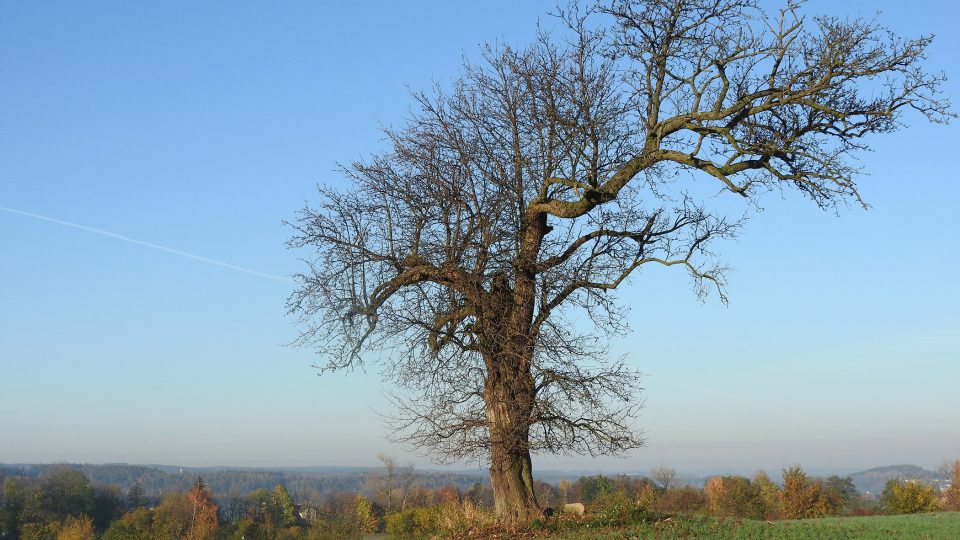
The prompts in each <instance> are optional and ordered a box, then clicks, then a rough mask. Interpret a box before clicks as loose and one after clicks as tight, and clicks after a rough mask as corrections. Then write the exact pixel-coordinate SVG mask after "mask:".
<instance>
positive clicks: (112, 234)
mask: <svg viewBox="0 0 960 540" xmlns="http://www.w3.org/2000/svg"><path fill="white" fill-rule="evenodd" d="M0 210H3V211H4V212H10V213H11V214H19V215H21V216H27V217H32V218H34V219H40V220H43V221H49V222H51V223H56V224H58V225H64V226H66V227H72V228H74V229H80V230H81V231H87V232H91V233H94V234H99V235H101V236H106V237H109V238H115V239H117V240H123V241H124V242H130V243H131V244H137V245H139V246H145V247H148V248H153V249H158V250H160V251H166V252H167V253H173V254H174V255H180V256H181V257H187V258H189V259H194V260H197V261H201V262H205V263H207V264H213V265H216V266H222V267H224V268H229V269H230V270H236V271H237V272H244V273H246V274H252V275H254V276H259V277H262V278H267V279H272V280H275V281H287V282H289V281H293V280H291V279H290V278H288V277H286V276H276V275H273V274H265V273H263V272H257V271H256V270H251V269H249V268H244V267H242V266H237V265H235V264H230V263H225V262H223V261H218V260H216V259H211V258H209V257H203V256H201V255H195V254H193V253H187V252H186V251H180V250H179V249H173V248H169V247H166V246H161V245H158V244H151V243H150V242H144V241H142V240H137V239H136V238H130V237H129V236H124V235H122V234H117V233H115V232H110V231H105V230H103V229H97V228H96V227H88V226H86V225H81V224H79V223H72V222H69V221H63V220H62V219H56V218H52V217H48V216H41V215H40V214H33V213H31V212H24V211H23V210H16V209H13V208H7V207H5V206H0Z"/></svg>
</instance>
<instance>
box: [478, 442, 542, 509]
mask: <svg viewBox="0 0 960 540" xmlns="http://www.w3.org/2000/svg"><path fill="white" fill-rule="evenodd" d="M491 450H492V452H491V460H490V482H491V484H492V485H493V509H494V513H495V514H496V516H497V520H498V521H500V522H501V523H522V522H526V521H527V520H529V519H530V518H532V517H534V516H537V515H539V513H540V505H539V504H538V503H537V497H536V494H534V492H533V475H532V472H531V466H530V451H529V450H513V451H510V450H507V449H505V448H498V446H497V445H494V446H493V448H492V449H491Z"/></svg>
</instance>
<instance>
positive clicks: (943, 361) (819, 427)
mask: <svg viewBox="0 0 960 540" xmlns="http://www.w3.org/2000/svg"><path fill="white" fill-rule="evenodd" d="M762 3H763V4H764V5H765V6H767V7H768V8H770V7H771V6H774V5H779V4H774V3H772V2H766V1H765V2H762ZM554 5H555V3H554V2H526V3H513V2H507V1H505V0H497V1H493V2H484V3H476V4H475V3H469V4H468V3H463V4H460V3H455V4H448V3H441V2H427V3H425V4H424V7H421V8H419V9H416V10H413V9H410V8H409V7H408V6H407V5H406V4H404V3H393V2H381V3H375V4H374V5H373V7H372V8H371V6H367V7H368V8H370V9H365V10H362V11H361V10H359V9H357V10H352V9H351V7H350V5H349V4H348V3H337V4H335V5H322V4H319V3H317V4H315V3H290V4H280V5H277V4H242V5H240V4H238V5H231V6H230V7H229V9H228V8H226V7H223V6H219V7H218V6H215V5H208V4H202V5H196V4H188V3H173V4H155V5H150V4H147V5H144V4H124V3H113V2H100V3H96V2H95V3H82V4H81V3H69V2H54V3H26V2H24V3H6V4H3V5H0V73H3V78H4V81H5V82H4V84H3V85H0V119H2V121H0V231H2V232H3V234H0V252H2V253H3V254H4V255H3V259H2V260H3V264H0V463H54V462H71V463H83V462H87V463H175V464H177V465H182V466H197V465H206V466H213V465H216V464H221V465H222V464H224V463H227V464H228V465H227V466H273V467H277V466H310V465H315V464H317V463H321V464H329V465H331V466H375V465H376V463H377V455H378V454H380V453H384V454H388V455H392V456H396V457H397V459H398V461H399V462H401V463H406V462H413V463H414V464H415V465H416V466H417V467H418V468H429V467H431V465H429V463H430V462H429V461H428V460H427V459H424V458H423V457H422V456H420V455H418V454H416V453H411V452H409V451H408V450H407V449H405V448H403V447H401V446H398V445H395V444H391V443H389V442H388V441H387V440H386V438H385V437H386V435H387V434H388V430H389V427H388V426H385V425H384V423H383V422H382V421H381V419H380V417H379V416H378V412H389V401H388V400H387V398H386V397H385V396H384V395H383V390H385V389H389V388H388V387H386V388H385V387H384V386H382V385H381V384H380V378H379V374H378V373H377V368H376V366H375V365H371V366H369V367H368V368H367V371H366V372H363V371H355V372H353V373H340V374H332V375H324V376H323V377H317V376H315V375H316V372H315V370H314V369H313V368H312V367H311V364H313V363H315V362H318V361H319V360H318V359H317V358H315V357H314V355H313V354H312V353H311V351H309V350H302V349H296V348H291V347H288V346H285V345H284V344H286V343H289V342H291V341H292V340H293V339H294V338H295V337H296V335H297V327H296V325H295V321H294V320H293V319H292V318H291V317H286V316H285V315H284V303H285V299H286V297H287V295H289V294H290V293H291V292H292V290H293V285H292V283H290V282H289V279H288V277H287V276H290V275H291V274H294V273H295V272H298V271H301V270H303V267H302V266H303V265H302V263H301V262H300V261H299V257H301V256H303V255H304V254H303V253H301V252H296V251H288V250H287V249H285V247H284V242H285V241H286V240H287V239H288V237H289V236H290V235H291V233H292V231H291V230H290V229H289V228H288V227H285V226H284V225H283V224H282V221H283V220H290V219H293V218H294V217H295V212H296V211H297V210H298V209H300V208H301V207H302V205H303V203H304V201H305V200H315V197H314V193H315V185H316V184H317V183H320V184H325V185H341V184H342V182H344V180H343V178H342V176H341V175H340V174H339V173H338V172H336V170H335V169H336V164H337V163H349V162H350V161H352V160H354V159H357V158H359V157H363V156H370V155H371V154H373V153H375V152H376V151H378V150H380V149H382V147H383V140H382V139H383V137H382V135H381V133H380V132H379V129H380V126H396V125H399V124H400V123H402V121H403V119H404V118H405V117H406V115H407V111H408V106H409V105H410V103H411V98H410V93H409V92H410V91H411V90H413V91H416V90H429V89H430V87H431V85H432V84H433V82H434V81H436V82H438V84H441V85H442V84H444V83H447V82H449V81H450V80H451V79H452V78H454V77H456V76H457V75H458V74H459V73H460V71H461V59H462V57H463V56H465V57H467V58H469V59H472V60H479V59H480V56H481V50H480V44H481V43H483V42H485V41H491V40H497V39H502V40H503V41H506V42H512V43H521V44H522V43H523V42H524V41H526V40H529V39H531V37H532V36H533V34H534V32H535V30H536V24H537V21H538V18H539V19H540V20H541V21H542V22H543V24H544V25H550V24H552V23H551V22H550V21H551V20H550V19H549V18H548V17H546V16H544V13H545V12H546V11H548V10H549V9H551V8H552V7H554ZM876 9H877V3H876V2H867V1H863V0H860V1H855V2H843V3H837V2H827V1H826V0H811V1H809V2H806V3H804V5H803V11H804V13H807V14H809V15H814V14H820V13H830V14H841V15H864V16H867V17H870V16H872V14H873V13H874V11H875V10H876ZM883 10H884V12H883V13H881V14H879V15H878V16H877V17H876V19H877V21H878V22H879V23H880V24H883V25H886V26H889V27H891V28H892V29H893V30H894V31H896V32H897V33H899V34H902V35H905V36H910V37H915V36H918V35H920V34H926V33H934V34H936V36H937V37H936V39H935V41H934V43H933V45H932V47H931V49H930V55H929V59H928V60H927V61H926V63H925V65H926V66H927V67H928V69H930V70H931V71H934V72H939V71H941V70H943V71H945V72H946V73H947V74H948V76H950V77H951V79H950V80H949V81H948V82H947V83H946V85H945V91H946V94H947V95H949V96H951V97H953V99H954V102H955V103H956V102H957V101H958V100H960V92H958V91H957V89H958V86H957V81H958V80H960V58H958V57H957V55H956V51H960V35H958V34H957V33H956V32H955V28H954V25H955V21H956V20H957V17H958V16H960V5H957V4H955V3H952V2H942V1H918V2H911V3H900V2H896V3H889V5H884V6H883ZM956 109H957V107H956V105H955V106H954V110H956ZM905 119H906V122H907V124H908V126H907V127H906V128H904V129H902V130H900V131H898V132H896V133H893V134H889V135H886V136H883V137H873V138H870V140H869V143H870V144H871V145H872V148H873V150H874V151H873V152H869V153H863V154H862V155H861V156H860V157H861V160H860V165H861V166H862V167H863V169H864V173H866V175H864V176H861V177H860V178H859V186H860V188H861V191H862V193H863V195H864V197H865V199H866V200H867V202H868V203H870V205H871V206H872V208H871V209H870V210H868V211H864V210H862V209H859V208H854V207H851V208H848V209H844V208H842V209H840V210H839V212H838V213H837V214H833V213H830V212H823V211H820V210H818V209H817V208H815V206H814V205H812V204H810V203H809V202H808V201H805V200H801V199H800V198H797V197H792V196H790V195H794V194H792V193H787V194H785V195H784V196H783V197H780V196H779V194H776V193H772V194H769V196H767V197H765V198H763V199H762V206H763V207H764V211H762V212H757V213H754V214H752V215H751V217H750V220H749V222H748V223H747V225H746V227H745V228H744V231H743V234H742V235H741V237H740V238H739V239H738V240H735V241H726V242H722V243H719V244H717V245H716V246H715V249H716V251H717V252H718V254H719V255H720V258H721V260H722V261H723V262H725V263H727V264H729V265H730V266H732V267H734V268H735V271H734V272H733V273H731V275H730V276H729V278H730V279H729V281H730V286H729V290H728V292H729V296H730V299H731V303H730V305H729V306H724V305H722V304H721V303H720V301H719V300H718V299H717V298H716V297H715V296H712V297H710V298H708V299H707V300H706V301H705V302H699V301H698V300H697V298H696V296H695V294H694V292H693V291H692V289H691V287H690V284H689V280H688V278H687V277H686V276H685V275H683V274H682V273H681V272H671V271H668V270H650V271H644V272H643V274H641V275H639V276H637V277H636V278H635V279H634V280H633V281H632V283H630V284H629V285H628V286H627V287H625V288H623V289H622V291H620V292H619V294H620V298H621V300H622V303H623V304H624V305H629V306H631V313H630V315H629V323H630V325H631V329H632V330H631V333H630V334H628V335H626V336H623V337H620V338H617V339H615V340H614V341H613V345H612V352H613V353H614V354H617V355H620V354H625V355H628V357H629V363H630V365H631V366H632V367H634V368H636V369H639V370H641V371H643V372H644V373H645V374H646V376H645V377H644V379H643V381H642V386H643V387H644V388H645V390H644V393H643V396H642V397H643V398H644V400H645V407H644V408H643V410H642V411H641V413H640V416H639V418H638V419H637V425H638V426H639V427H641V428H642V429H643V430H644V431H645V432H646V438H647V446H646V447H644V448H641V449H639V450H636V451H634V452H631V453H630V454H629V456H628V458H627V459H625V460H618V459H615V458H609V457H603V458H596V459H593V458H590V457H555V456H534V458H533V459H534V469H535V471H536V470H538V469H547V470H558V469H559V470H590V471H603V470H610V471H624V472H625V471H628V470H635V471H637V472H638V473H642V472H644V471H649V470H650V468H652V467H654V466H656V465H657V464H661V463H662V464H664V465H666V466H668V467H673V468H675V469H676V470H678V471H709V470H718V471H720V472H723V471H730V472H734V471H740V472H750V471H755V470H757V469H765V470H767V471H768V472H772V471H779V470H780V469H781V468H783V467H786V466H789V465H791V464H794V463H798V464H800V465H802V466H803V467H804V468H805V469H807V470H809V471H823V470H837V471H842V470H851V469H852V470H864V469H868V468H871V467H875V466H883V465H894V464H915V465H919V466H922V467H924V468H926V469H933V470H935V469H936V467H937V466H938V465H939V464H940V463H941V462H942V461H943V460H947V459H949V460H953V459H958V458H960V426H958V423H957V421H956V414H957V411H960V391H958V390H957V388H956V387H957V381H960V362H958V359H960V341H958V339H957V335H958V334H960V314H958V309H957V307H958V305H960V286H958V285H957V281H956V276H955V273H956V268H957V267H960V249H957V248H958V247H960V241H958V239H957V236H956V228H957V218H956V216H957V208H960V183H958V182H957V181H956V171H955V167H954V166H953V164H952V156H953V154H954V153H956V148H955V147H956V142H957V141H960V131H958V127H960V123H958V122H953V123H951V124H950V125H947V126H941V125H931V124H929V123H927V122H926V121H925V120H923V119H922V118H921V117H920V116H919V115H916V114H907V115H905ZM858 464H862V466H860V465H858ZM458 466H460V467H463V466H472V467H473V466H478V465H477V463H476V462H470V463H464V464H461V465H458ZM478 467H479V469H480V470H485V467H486V465H485V464H482V463H481V464H479V466H478Z"/></svg>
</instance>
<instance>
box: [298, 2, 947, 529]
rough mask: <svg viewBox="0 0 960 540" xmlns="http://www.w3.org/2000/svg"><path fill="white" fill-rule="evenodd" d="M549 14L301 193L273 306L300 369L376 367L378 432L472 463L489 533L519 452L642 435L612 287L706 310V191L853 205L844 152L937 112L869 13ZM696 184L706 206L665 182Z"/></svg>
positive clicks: (630, 441) (911, 54)
mask: <svg viewBox="0 0 960 540" xmlns="http://www.w3.org/2000/svg"><path fill="white" fill-rule="evenodd" d="M557 15H558V19H557V20H559V21H561V22H562V23H563V24H561V25H560V26H561V28H562V29H561V30H557V31H554V33H553V34H548V33H542V34H541V35H539V37H538V39H536V40H535V42H534V43H532V44H531V45H530V46H528V47H526V48H524V49H522V50H517V49H514V48H510V47H508V46H503V45H491V46H488V47H487V48H486V49H485V53H484V55H483V59H482V61H481V62H479V63H476V64H467V65H465V67H464V71H463V75H462V77H460V78H459V79H458V80H456V81H455V82H454V83H453V84H452V85H449V86H447V87H444V88H440V87H437V88H434V89H433V90H432V91H430V92H429V93H422V94H417V95H415V96H414V101H415V106H414V108H413V112H412V113H411V117H410V118H409V120H408V121H407V122H406V123H405V124H404V125H403V126H402V127H400V128H398V129H388V130H386V135H387V137H388V139H389V142H390V144H391V147H390V149H389V150H388V151H386V152H384V153H382V154H379V155H376V156H374V157H371V158H369V159H367V160H365V161H361V162H358V163H354V164H352V165H351V166H349V167H345V168H344V174H345V175H346V176H347V177H348V178H349V180H350V181H351V186H350V187H349V188H345V189H340V188H334V187H321V188H320V196H319V201H318V202H317V203H316V205H315V206H308V207H307V208H305V209H304V210H303V211H302V213H301V214H300V216H299V219H298V220H296V222H295V223H293V227H294V228H295V230H296V232H295V236H294V238H293V239H292V240H291V242H290V244H291V245H292V246H294V247H298V248H310V250H311V251H310V255H309V256H308V257H307V263H308V265H309V268H308V269H307V271H305V272H304V273H302V274H300V275H297V276H296V279H297V281H298V288H297V290H296V291H295V292H294V293H293V295H292V296H291V297H290V300H289V306H288V307H289V310H290V312H291V313H293V314H295V315H297V316H298V317H299V318H300V321H301V323H302V333H301V335H300V337H299V339H298V343H299V344H301V345H305V346H310V347H314V348H315V349H316V352H317V353H319V354H320V355H321V356H322V358H323V362H322V363H321V364H320V365H319V367H320V368H321V369H323V370H341V369H349V368H351V367H354V366H357V365H358V364H361V363H362V362H364V361H376V362H379V363H380V364H381V366H382V368H383V372H384V374H385V376H386V378H388V379H389V380H390V381H392V382H393V383H395V385H396V386H397V388H398V390H399V391H398V392H397V393H396V402H397V411H398V413H397V421H398V422H399V424H397V425H399V426H400V428H401V429H400V431H399V433H400V437H401V438H402V439H404V440H407V441H409V442H413V443H415V444H417V445H421V446H426V447H429V448H430V449H431V452H432V455H434V456H436V457H439V458H449V459H452V460H455V459H461V458H466V457H476V456H482V457H483V458H485V459H488V460H489V463H490V476H491V480H492V484H493V490H494V495H495V501H496V504H495V510H496V513H497V515H498V516H499V517H500V518H501V519H502V520H505V521H510V520H518V519H524V518H526V517H527V516H529V515H531V514H532V513H533V512H535V511H537V510H538V504H537V500H536V497H535V494H534V490H533V480H532V475H531V461H530V456H531V453H537V452H544V453H577V454H590V455H596V454H621V453H623V452H624V451H626V450H629V449H632V448H635V447H638V446H640V445H642V444H643V440H642V438H641V437H640V433H639V432H638V431H637V429H636V427H635V425H634V423H633V417H634V413H635V412H636V410H637V408H638V407H639V405H640V401H639V400H638V391H639V388H638V386H637V381H638V374H637V372H636V371H634V370H632V369H631V368H630V367H629V366H628V365H627V364H625V363H624V362H623V361H622V360H621V359H611V358H608V347H607V344H608V341H609V338H610V337H611V336H614V335H616V334H617V333H618V332H621V331H623V330H624V319H623V315H624V313H623V311H622V308H620V307H618V305H617V303H616V302H615V296H614V294H613V293H614V289H616V288H617V287H619V286H620V285H621V284H623V283H625V282H626V281H628V280H629V278H630V277H631V276H632V275H634V274H636V273H637V270H638V269H640V268H641V267H642V266H644V265H662V266H675V267H678V268H680V269H682V270H685V271H686V272H687V273H688V274H689V275H690V277H691V278H692V280H693V283H694V285H695V287H696V289H697V290H698V292H700V293H701V294H703V293H707V292H709V291H711V290H715V291H717V292H719V294H720V297H721V299H723V300H725V297H724V296H723V283H724V282H723V267H722V266H720V265H719V264H718V262H717V261H716V259H715V258H714V256H713V255H712V254H711V253H710V252H709V251H708V246H709V245H710V244H711V242H712V241H714V240H716V239H718V238H723V237H729V236H731V235H733V234H735V233H736V232H737V229H738V225H739V219H728V218H727V217H725V215H724V214H723V213H722V208H721V209H718V208H716V207H714V208H711V207H710V206H709V205H708V204H707V203H706V201H708V200H709V201H715V200H716V197H714V196H713V195H715V194H716V192H727V193H731V194H734V195H737V196H738V197H735V198H734V200H735V201H743V203H741V205H742V206H743V208H744V209H747V208H749V205H750V203H751V202H753V201H756V199H757V197H759V196H760V195H762V194H763V193H765V192H769V191H771V190H777V191H782V190H796V191H797V192H799V194H801V195H803V196H806V197H808V198H809V199H810V200H812V201H813V202H814V203H815V204H817V205H819V206H821V207H828V208H829V207H833V206H835V205H837V204H838V203H839V204H843V203H845V202H850V201H853V202H854V203H857V204H864V203H863V201H862V200H861V197H860V194H859V192H858V190H857V186H856V184H855V183H854V176H855V174H856V172H857V169H856V167H855V166H854V164H853V162H852V157H853V156H854V155H855V154H856V153H857V152H858V151H860V150H862V149H864V148H865V146H864V137H865V136H867V135H870V134H874V133H886V132H892V131H896V130H897V129H899V128H900V127H901V117H902V114H903V113H904V112H905V111H907V110H913V111H919V113H920V114H922V115H925V116H926V117H927V118H929V119H930V120H932V121H935V122H942V121H946V120H947V119H948V117H949V116H951V113H950V112H949V111H948V103H947V102H946V101H944V100H943V99H942V98H940V96H939V89H940V85H941V83H942V81H943V77H942V75H931V74H929V73H927V72H925V71H924V70H923V69H922V67H921V65H920V64H921V62H922V60H923V58H924V51H925V50H926V48H927V47H928V46H929V45H930V43H931V38H930V37H920V38H917V39H902V38H899V37H897V36H896V35H894V34H892V33H890V32H888V31H887V30H886V29H884V28H882V27H879V26H877V25H875V24H874V23H873V22H870V21H865V20H860V19H835V18H828V17H822V18H806V17H804V16H802V15H801V14H800V13H799V12H798V8H797V6H795V5H793V4H788V5H787V6H786V7H785V8H784V9H783V10H781V11H779V12H777V13H772V14H768V13H765V12H763V11H762V10H760V9H759V8H758V6H757V5H755V2H754V1H752V0H618V1H614V2H612V3H610V4H606V5H602V6H597V7H595V8H592V9H587V10H581V9H578V8H577V7H576V6H573V7H572V8H571V9H569V10H566V11H565V12H561V13H558V14H557ZM701 173H702V175H703V176H704V178H712V179H713V180H715V182H716V184H715V185H716V188H715V189H714V190H713V192H711V193H710V196H709V197H699V198H698V197H696V196H694V195H692V193H694V191H692V190H690V189H689V187H690V181H691V178H692V176H695V175H698V174H701ZM741 197H742V198H741ZM744 203H745V204H744ZM727 206H728V208H729V205H727ZM741 211H742V210H739V211H737V213H738V214H739V213H740V212H741ZM640 332H642V329H640Z"/></svg>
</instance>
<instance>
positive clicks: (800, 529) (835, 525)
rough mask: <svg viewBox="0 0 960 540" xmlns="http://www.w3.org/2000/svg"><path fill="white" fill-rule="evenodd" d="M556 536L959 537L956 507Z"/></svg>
mask: <svg viewBox="0 0 960 540" xmlns="http://www.w3.org/2000/svg"><path fill="white" fill-rule="evenodd" d="M550 538H555V539H558V540H587V539H590V540H593V539H597V540H613V539H618V540H620V539H623V540H632V539H637V540H643V539H658V540H673V539H697V538H703V539H717V540H747V539H757V540H761V539H764V540H765V539H771V540H772V539H777V540H794V539H796V540H800V539H804V540H806V539H823V540H832V539H844V540H846V539H850V540H874V539H876V540H886V539H891V538H905V539H911V540H912V539H931V540H932V539H936V540H957V539H960V512H940V513H933V514H913V515H901V516H871V517H848V518H826V519H808V520H802V521H774V522H767V521H751V520H733V519H730V520H723V519H716V518H695V517H691V518H674V519H670V520H665V521H659V522H656V523H650V524H645V525H639V526H634V527H629V528H623V529H616V530H614V529H599V530H590V529H578V530H576V531H568V532H565V533H562V534H559V535H556V536H551V537H550Z"/></svg>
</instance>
